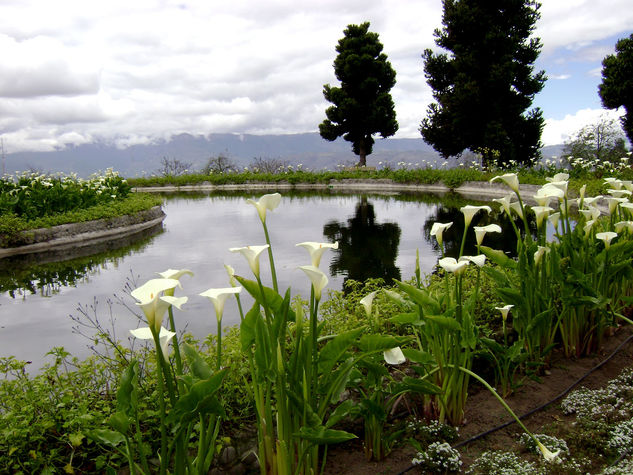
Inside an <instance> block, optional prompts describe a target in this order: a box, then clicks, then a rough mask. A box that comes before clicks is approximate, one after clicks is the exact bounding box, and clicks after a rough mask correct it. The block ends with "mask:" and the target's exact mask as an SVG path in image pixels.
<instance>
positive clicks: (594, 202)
mask: <svg viewBox="0 0 633 475" xmlns="http://www.w3.org/2000/svg"><path fill="white" fill-rule="evenodd" d="M602 198H603V196H602V195H598V196H588V197H587V198H585V199H584V200H583V204H584V205H585V206H587V207H591V208H594V207H596V206H598V201H600V200H601V199H602Z"/></svg>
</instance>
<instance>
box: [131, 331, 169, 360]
mask: <svg viewBox="0 0 633 475" xmlns="http://www.w3.org/2000/svg"><path fill="white" fill-rule="evenodd" d="M130 333H131V334H132V336H134V338H138V339H139V340H153V339H154V335H152V330H151V328H149V327H141V328H137V329H135V330H130ZM174 336H176V333H175V332H172V331H169V330H167V329H166V328H165V327H163V326H161V327H160V331H159V332H158V338H159V340H160V349H161V351H162V353H163V358H165V361H167V350H168V349H169V342H170V341H171V339H172V338H173V337H174Z"/></svg>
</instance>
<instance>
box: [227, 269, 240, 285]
mask: <svg viewBox="0 0 633 475" xmlns="http://www.w3.org/2000/svg"><path fill="white" fill-rule="evenodd" d="M224 268H225V269H226V273H227V274H228V275H229V284H231V287H237V286H238V285H239V284H238V282H237V280H235V269H233V267H232V266H230V265H228V264H224Z"/></svg>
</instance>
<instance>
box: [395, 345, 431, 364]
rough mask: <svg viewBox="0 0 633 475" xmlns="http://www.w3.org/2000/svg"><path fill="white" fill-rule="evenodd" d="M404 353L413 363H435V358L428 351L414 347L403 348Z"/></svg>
mask: <svg viewBox="0 0 633 475" xmlns="http://www.w3.org/2000/svg"><path fill="white" fill-rule="evenodd" d="M402 353H403V354H404V356H405V357H406V358H407V359H408V360H409V361H412V362H413V363H419V364H435V358H433V355H431V354H430V353H427V352H426V351H420V350H416V349H413V348H403V349H402Z"/></svg>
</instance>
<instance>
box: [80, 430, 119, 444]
mask: <svg viewBox="0 0 633 475" xmlns="http://www.w3.org/2000/svg"><path fill="white" fill-rule="evenodd" d="M88 438H89V439H91V440H93V441H95V442H98V443H101V444H105V445H109V446H111V447H116V446H117V445H119V444H120V443H121V442H125V437H124V436H123V435H122V434H120V433H119V432H115V431H113V430H107V429H95V430H91V431H90V432H88Z"/></svg>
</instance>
